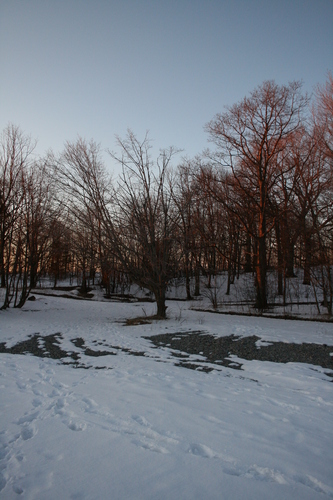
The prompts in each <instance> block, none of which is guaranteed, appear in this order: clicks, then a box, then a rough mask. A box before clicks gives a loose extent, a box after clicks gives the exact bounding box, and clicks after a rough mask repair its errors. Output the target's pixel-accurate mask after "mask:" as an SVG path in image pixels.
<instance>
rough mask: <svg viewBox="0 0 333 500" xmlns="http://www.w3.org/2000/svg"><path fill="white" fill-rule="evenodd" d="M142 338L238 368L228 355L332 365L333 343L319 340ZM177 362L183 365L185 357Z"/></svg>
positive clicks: (198, 335)
mask: <svg viewBox="0 0 333 500" xmlns="http://www.w3.org/2000/svg"><path fill="white" fill-rule="evenodd" d="M145 338H147V339H149V340H150V341H151V342H153V343H154V345H155V346H156V348H161V347H167V348H169V349H170V350H171V353H172V355H173V356H175V357H178V358H182V359H184V357H186V356H188V355H189V354H191V355H200V356H201V358H202V357H204V358H206V361H207V362H208V363H213V364H217V365H223V366H228V367H230V368H235V369H241V368H242V364H241V363H239V362H235V361H234V360H232V359H230V356H231V355H234V356H237V357H238V358H241V359H246V360H254V359H255V360H259V361H272V362H273V363H290V362H294V363H309V364H312V365H318V366H321V367H323V368H329V369H333V356H331V355H330V353H332V352H333V346H327V345H321V344H309V343H303V344H292V343H284V342H269V345H261V346H257V345H256V342H257V341H259V340H261V339H260V338H259V337H257V336H256V335H252V336H250V337H238V336H235V335H230V336H228V337H215V336H213V335H209V334H206V333H204V332H200V331H199V332H186V333H167V334H161V335H154V336H152V337H145ZM184 353H186V354H184ZM200 361H202V359H198V363H200ZM179 364H180V365H181V366H186V361H185V362H184V361H182V362H180V363H179ZM190 364H193V359H191V363H190ZM188 367H189V368H191V367H192V366H191V367H190V366H188ZM196 367H197V365H196ZM207 371H208V370H207Z"/></svg>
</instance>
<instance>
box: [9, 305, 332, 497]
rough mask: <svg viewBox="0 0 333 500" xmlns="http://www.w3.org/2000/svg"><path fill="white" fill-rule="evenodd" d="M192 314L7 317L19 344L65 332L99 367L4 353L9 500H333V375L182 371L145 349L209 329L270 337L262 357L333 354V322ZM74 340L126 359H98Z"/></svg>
mask: <svg viewBox="0 0 333 500" xmlns="http://www.w3.org/2000/svg"><path fill="white" fill-rule="evenodd" d="M191 305H193V304H191V303H186V302H176V301H169V302H168V307H169V308H168V313H169V319H168V320H166V321H162V322H161V321H160V322H157V321H153V322H152V323H151V324H145V325H137V326H125V325H124V320H125V319H127V318H131V317H136V316H143V315H144V314H146V315H150V314H152V313H154V312H155V305H154V304H150V303H144V304H142V303H134V304H130V303H129V304H124V303H116V302H107V301H101V300H94V301H88V300H81V301H80V300H70V299H65V298H60V297H46V296H42V295H36V301H34V302H27V303H26V304H25V306H24V308H23V309H22V310H17V309H10V310H6V311H1V312H0V342H6V346H7V347H10V346H13V345H15V344H17V343H18V342H19V341H22V340H25V339H27V338H28V336H29V335H33V334H35V333H39V334H40V335H41V336H46V335H51V334H55V333H59V334H61V336H62V338H61V340H60V342H61V348H62V349H64V350H66V351H74V352H77V353H78V354H79V356H80V359H79V362H80V363H81V365H84V366H85V367H90V368H89V369H84V368H73V366H71V365H65V364H63V363H62V362H61V361H60V360H55V359H50V358H38V357H35V356H32V355H25V356H23V355H14V354H0V375H1V378H0V389H1V399H0V411H1V424H0V425H1V428H0V443H1V444H0V446H1V448H0V497H1V498H3V499H16V498H22V499H43V500H44V499H46V498H47V499H48V500H53V499H54V500H58V499H60V498H61V499H73V500H74V499H82V500H83V499H89V500H90V499H96V500H97V499H112V500H118V499H145V500H148V499H159V500H161V499H170V498H181V499H200V500H202V499H205V500H209V499H237V500H240V499H256V500H258V499H265V500H266V499H268V498H270V499H281V498H283V499H297V498H299V499H302V500H303V499H304V500H306V499H309V500H310V499H311V500H313V499H324V498H333V475H332V463H333V448H332V442H333V384H332V378H331V377H330V376H329V375H327V373H328V372H329V370H327V369H324V368H321V367H319V366H312V365H310V364H301V363H287V364H277V363H271V362H261V361H256V360H253V361H246V360H241V363H242V365H243V366H242V368H243V370H234V369H232V368H230V367H223V366H219V367H218V369H216V370H213V371H211V372H209V373H204V372H202V371H200V370H190V369H186V368H183V367H179V366H175V358H174V357H173V356H172V355H171V353H170V350H169V349H167V348H165V347H163V348H162V347H161V348H160V349H156V348H155V347H154V345H153V343H152V342H150V341H149V339H147V338H146V339H144V338H143V336H144V337H149V336H151V335H155V334H159V333H174V332H179V333H181V332H190V331H198V330H202V331H204V332H205V333H211V334H214V335H219V336H227V335H231V334H234V335H238V336H249V335H257V336H258V337H259V338H260V341H258V342H257V346H258V348H259V346H260V345H267V344H269V343H270V342H272V341H277V340H278V341H284V342H296V343H301V342H313V343H319V344H324V343H325V344H327V345H332V352H333V325H332V323H319V322H309V321H306V322H305V321H286V320H279V319H269V318H256V317H244V316H227V315H217V314H211V313H205V312H199V311H193V310H191V309H190V306H191ZM75 338H83V339H84V341H85V346H86V347H89V348H91V349H94V350H109V351H110V352H112V353H114V354H110V355H109V356H100V357H93V356H88V355H85V354H84V353H83V351H82V349H80V348H79V347H77V346H75V345H74V344H73V342H72V341H71V339H75ZM129 351H131V352H129ZM142 352H145V353H146V355H145V356H143V355H133V354H134V353H136V354H138V353H142ZM195 359H199V357H198V356H195ZM233 360H234V361H236V362H237V361H238V362H239V361H240V360H239V359H238V358H237V357H235V356H233ZM63 361H65V362H68V361H71V360H70V358H66V359H65V360H63ZM101 367H103V368H102V369H97V368H101Z"/></svg>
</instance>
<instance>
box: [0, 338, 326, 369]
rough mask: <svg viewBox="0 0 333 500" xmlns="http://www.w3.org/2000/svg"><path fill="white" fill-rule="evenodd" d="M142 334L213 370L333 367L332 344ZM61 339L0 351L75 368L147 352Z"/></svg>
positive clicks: (183, 361) (186, 362)
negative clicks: (251, 364)
mask: <svg viewBox="0 0 333 500" xmlns="http://www.w3.org/2000/svg"><path fill="white" fill-rule="evenodd" d="M143 338H145V339H146V340H149V341H150V342H152V343H153V344H154V347H155V348H156V349H165V348H167V349H168V350H169V352H170V355H171V356H172V358H175V365H177V366H183V367H185V368H190V369H195V370H197V369H200V370H203V371H206V372H209V371H212V370H214V367H212V365H217V366H227V367H229V368H233V369H236V370H241V369H242V363H241V360H242V359H246V360H259V361H271V362H273V363H290V362H294V363H307V364H311V365H317V366H321V367H322V368H325V369H330V370H333V356H332V355H331V353H333V346H327V345H326V344H323V345H321V344H310V343H303V344H292V343H284V342H269V343H267V345H262V344H261V345H257V342H258V341H260V340H261V339H260V338H259V337H257V336H256V335H252V336H250V337H238V336H235V335H230V336H228V337H215V336H214V335H210V334H207V333H205V332H202V331H191V332H181V333H166V334H161V335H154V336H151V337H143ZM62 339H63V337H62V335H61V333H55V334H52V335H47V336H41V335H40V334H38V333H36V334H34V335H30V336H29V338H28V339H26V340H24V341H22V342H18V343H17V344H16V345H14V346H12V347H6V343H5V342H2V343H0V353H1V352H2V353H9V354H32V355H33V356H38V357H41V358H43V357H48V358H53V359H58V360H60V361H61V362H62V363H63V364H70V365H73V366H74V367H75V368H90V367H91V366H89V363H85V359H84V357H85V356H88V357H89V356H90V357H100V356H112V355H113V356H114V355H117V353H118V352H125V353H126V354H129V355H133V356H148V354H146V353H145V352H144V351H134V350H131V349H128V348H124V347H119V346H114V345H110V344H108V342H107V341H106V340H103V341H93V343H94V344H95V346H96V348H97V346H103V347H104V350H100V349H98V348H97V349H91V348H90V347H87V346H86V345H85V340H84V339H83V338H81V337H78V338H75V339H72V340H71V342H72V343H73V345H74V346H75V347H76V350H75V351H65V350H64V349H63V347H62V346H60V345H61V340H62ZM233 355H234V356H237V358H238V360H237V361H236V360H234V359H232V358H231V356H233ZM195 356H198V358H195ZM66 358H67V359H66ZM68 358H69V359H68ZM101 368H103V367H99V369H101ZM327 375H330V376H332V377H333V372H332V373H327Z"/></svg>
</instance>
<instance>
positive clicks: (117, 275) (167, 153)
mask: <svg viewBox="0 0 333 500" xmlns="http://www.w3.org/2000/svg"><path fill="white" fill-rule="evenodd" d="M332 117H333V79H332V75H331V74H329V75H328V79H327V81H326V82H325V84H323V85H319V86H318V87H317V89H316V93H315V96H314V99H312V100H310V99H309V98H308V97H307V95H304V94H303V93H302V89H301V84H300V83H299V82H292V83H289V84H288V85H277V84H276V83H275V82H274V81H265V82H263V84H261V85H260V86H258V87H257V88H256V89H255V90H254V91H252V92H251V93H250V94H249V96H247V97H245V98H244V99H243V100H242V101H240V102H239V103H236V104H234V105H233V106H230V107H227V108H226V109H225V111H224V112H223V113H219V114H217V115H216V116H215V117H214V118H213V119H212V120H211V121H210V122H209V123H208V124H207V125H206V131H207V133H208V138H209V141H211V142H212V144H214V149H213V150H207V151H205V152H204V153H202V154H201V155H198V156H197V157H195V158H192V159H189V158H183V159H181V160H180V161H178V164H177V165H176V166H173V165H172V163H174V161H175V158H177V156H176V155H177V153H179V152H178V151H177V150H175V149H173V148H169V149H165V150H161V152H160V154H159V156H158V158H156V159H154V158H153V157H152V148H151V142H150V140H149V137H148V135H146V136H145V137H144V138H143V140H141V141H140V140H139V139H138V138H137V137H136V136H135V134H134V133H133V132H132V131H128V134H127V136H126V137H125V138H120V137H118V138H117V145H118V151H117V152H109V154H110V157H111V159H112V160H113V162H115V163H116V164H118V165H120V167H121V174H120V175H119V176H118V178H117V179H115V180H114V179H112V177H111V176H110V175H109V174H108V170H107V168H106V166H105V164H104V162H103V160H102V151H101V149H100V147H99V145H98V144H97V143H96V142H95V141H93V140H91V141H87V140H85V139H81V138H79V139H78V140H76V141H74V142H67V143H66V144H65V147H64V150H63V151H62V152H61V153H60V154H58V155H56V154H54V153H52V152H49V153H48V154H47V155H46V156H45V157H44V158H37V157H36V156H35V155H34V147H35V144H34V143H33V141H32V140H31V138H30V137H29V136H26V135H25V134H24V133H23V132H22V131H21V130H20V129H19V128H18V127H16V126H14V125H9V126H8V127H7V128H6V129H5V130H4V131H3V133H2V138H1V144H0V147H1V152H0V286H1V288H0V299H1V301H2V304H1V305H0V307H2V308H3V309H4V308H7V307H9V306H10V305H12V306H14V307H22V305H23V304H24V303H25V301H26V299H27V297H28V295H29V293H30V291H31V289H33V288H35V287H36V285H37V283H38V280H39V279H40V277H41V276H45V275H47V276H49V277H51V278H52V279H53V282H54V286H56V285H57V282H58V281H59V280H61V279H64V278H68V277H73V276H76V278H77V279H79V280H80V283H81V291H82V292H83V293H84V292H85V291H87V288H88V286H89V284H91V283H95V281H96V280H97V279H98V283H99V284H100V285H101V286H102V287H104V288H105V292H106V294H107V295H111V294H112V293H115V292H117V291H119V289H120V290H122V291H124V289H125V288H126V286H127V285H128V284H129V283H136V284H138V285H139V286H141V287H143V288H145V289H147V290H148V291H149V292H151V293H152V295H153V296H154V298H155V300H156V304H157V314H156V315H157V317H160V318H164V317H165V316H166V292H167V288H168V286H169V285H170V284H171V283H172V282H173V280H175V279H179V278H182V279H183V281H184V284H185V288H186V296H187V299H191V298H192V297H193V296H197V295H199V294H200V292H201V290H200V286H201V281H200V277H202V276H205V277H206V278H207V287H210V286H211V280H212V278H213V277H214V276H216V275H218V274H219V273H221V272H226V274H227V277H228V280H227V287H226V293H227V294H229V293H230V287H231V286H232V284H233V283H234V280H235V279H237V277H239V275H240V274H241V273H252V275H253V287H254V290H255V297H254V306H255V307H256V308H258V309H259V310H264V309H265V308H266V307H267V305H268V295H269V293H268V292H269V290H268V285H267V277H268V274H269V273H271V274H272V273H273V274H274V276H276V280H275V281H274V285H273V286H275V287H276V294H277V295H281V296H282V297H283V301H284V302H285V301H286V284H287V280H288V279H290V278H292V277H293V276H294V275H295V270H296V269H298V268H300V269H302V271H303V281H304V284H307V285H310V286H313V289H314V290H315V291H318V290H320V292H321V295H322V297H323V303H324V306H325V307H326V308H327V311H328V313H329V314H332V301H333V271H332V265H333V196H332V194H333V123H332V122H333V119H332ZM271 286H272V285H271Z"/></svg>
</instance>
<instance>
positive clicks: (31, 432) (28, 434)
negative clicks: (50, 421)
mask: <svg viewBox="0 0 333 500" xmlns="http://www.w3.org/2000/svg"><path fill="white" fill-rule="evenodd" d="M36 434H37V429H36V428H35V427H34V426H32V425H29V426H27V427H23V429H22V430H21V437H22V439H23V441H28V439H31V438H33V437H34V436H35V435H36Z"/></svg>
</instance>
